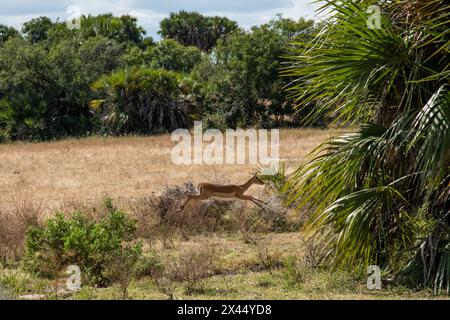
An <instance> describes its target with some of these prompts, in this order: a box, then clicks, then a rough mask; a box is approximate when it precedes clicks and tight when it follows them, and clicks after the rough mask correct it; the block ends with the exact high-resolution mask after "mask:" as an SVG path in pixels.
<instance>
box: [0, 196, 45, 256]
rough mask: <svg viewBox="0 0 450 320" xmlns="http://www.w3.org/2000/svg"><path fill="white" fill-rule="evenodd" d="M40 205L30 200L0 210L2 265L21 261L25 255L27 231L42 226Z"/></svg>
mask: <svg viewBox="0 0 450 320" xmlns="http://www.w3.org/2000/svg"><path fill="white" fill-rule="evenodd" d="M41 213H42V208H41V206H40V205H37V204H36V203H33V202H31V201H28V200H13V201H12V203H11V204H10V206H8V207H1V208H0V263H3V264H6V262H7V260H9V259H13V260H16V261H17V260H19V258H20V257H21V256H22V254H23V247H24V240H25V236H26V231H27V230H28V228H29V227H38V226H39V225H40V219H39V216H40V214H41Z"/></svg>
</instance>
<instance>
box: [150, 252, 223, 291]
mask: <svg viewBox="0 0 450 320" xmlns="http://www.w3.org/2000/svg"><path fill="white" fill-rule="evenodd" d="M217 259H218V250H217V249H216V248H215V247H214V246H213V245H211V244H209V243H204V244H196V245H194V246H192V247H191V248H189V249H187V250H185V251H182V252H181V253H180V255H179V257H178V259H175V260H172V261H169V262H165V263H160V264H159V266H158V267H154V268H153V269H152V271H151V277H152V279H153V282H154V283H155V285H156V287H157V288H158V290H159V291H160V292H161V293H163V294H165V295H167V296H168V297H169V299H173V298H174V292H175V290H176V289H177V288H178V286H179V284H184V289H185V293H186V294H187V295H192V294H193V293H194V292H195V291H197V290H201V289H202V286H203V280H204V279H205V278H207V277H209V276H211V275H212V274H213V273H214V266H215V264H216V260H217Z"/></svg>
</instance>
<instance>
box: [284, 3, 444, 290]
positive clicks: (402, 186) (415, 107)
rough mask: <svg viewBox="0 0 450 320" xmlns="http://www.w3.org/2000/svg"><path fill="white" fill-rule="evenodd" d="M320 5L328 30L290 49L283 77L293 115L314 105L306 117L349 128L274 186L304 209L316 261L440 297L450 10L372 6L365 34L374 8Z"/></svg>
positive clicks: (407, 5) (432, 5)
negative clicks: (379, 269)
mask: <svg viewBox="0 0 450 320" xmlns="http://www.w3.org/2000/svg"><path fill="white" fill-rule="evenodd" d="M322 2H323V3H324V4H323V7H322V9H323V10H326V11H327V12H328V14H329V20H328V22H327V23H326V24H325V26H324V28H323V30H322V31H321V32H319V34H318V35H317V37H316V38H315V39H314V41H312V42H311V43H294V45H295V46H296V47H297V48H303V49H301V52H298V54H296V55H294V56H292V57H290V59H291V60H292V63H291V65H290V66H289V67H287V68H286V70H284V73H285V74H286V75H288V76H294V77H295V78H296V79H297V80H296V81H294V82H293V83H292V85H291V87H290V92H291V95H292V97H293V98H294V99H296V102H297V105H298V107H300V108H307V107H308V106H310V105H315V107H314V108H313V111H312V112H311V113H310V114H309V116H308V118H309V120H311V121H312V120H314V119H316V118H317V117H320V116H323V115H326V116H327V117H332V118H333V119H335V121H336V122H337V123H340V124H352V125H358V129H356V131H353V132H350V133H347V134H344V135H342V136H339V137H335V138H333V139H330V140H329V141H326V142H324V143H323V144H322V145H320V146H319V147H318V148H317V149H316V150H315V151H313V153H312V154H311V158H310V160H309V161H308V162H307V163H306V164H304V165H302V166H301V167H300V168H298V169H297V170H296V172H295V173H294V174H293V175H292V177H291V178H290V179H289V181H288V182H287V183H286V185H285V188H284V190H285V192H286V193H287V195H288V199H289V201H290V202H295V203H296V204H298V205H299V206H306V207H308V208H309V209H310V212H311V216H310V218H309V222H308V224H307V231H309V232H318V231H321V234H322V235H323V237H324V240H325V241H326V243H327V246H328V255H327V259H326V262H328V263H330V264H331V265H333V266H335V267H339V268H348V267H352V268H354V267H360V268H361V269H363V268H365V267H367V266H368V265H370V264H377V265H380V266H383V267H384V269H385V270H387V271H390V272H392V273H393V274H394V275H402V276H405V275H407V276H406V279H407V280H409V281H411V282H413V283H414V284H417V285H418V284H423V285H431V284H434V285H435V288H436V290H437V291H439V290H442V289H445V290H446V291H447V292H449V287H450V223H449V221H450V213H449V212H450V199H449V196H450V190H449V187H450V170H449V169H450V152H449V150H450V148H449V147H450V128H449V127H450V93H449V87H448V85H449V75H450V69H449V67H450V60H449V55H448V53H449V45H450V31H449V28H448V24H449V22H450V21H449V16H450V5H449V4H448V2H447V1H442V0H428V1H424V0H414V1H412V0H411V1H400V0H390V1H388V0H386V1H382V2H381V3H379V4H378V5H379V7H380V8H381V12H382V16H381V22H382V23H381V28H380V29H376V28H369V26H368V24H367V21H368V19H369V18H370V13H368V12H367V8H368V7H369V6H370V5H374V4H375V1H367V0H366V1H347V0H342V1H322ZM298 50H300V49H298ZM413 271H414V272H413ZM419 274H420V276H418V275H419ZM404 278H405V277H404Z"/></svg>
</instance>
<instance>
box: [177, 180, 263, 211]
mask: <svg viewBox="0 0 450 320" xmlns="http://www.w3.org/2000/svg"><path fill="white" fill-rule="evenodd" d="M254 184H259V185H263V184H264V182H262V181H261V179H259V178H258V177H257V176H256V175H253V176H252V177H251V178H250V180H248V181H247V182H246V183H244V184H238V185H235V184H231V185H221V184H212V183H200V184H199V185H198V190H199V192H200V194H198V195H188V196H187V199H186V201H185V202H184V203H183V205H182V206H181V207H180V208H179V209H178V210H177V212H180V211H181V210H183V209H184V207H185V206H186V205H187V204H188V202H189V201H191V200H208V199H210V198H219V199H228V200H229V199H239V200H245V201H251V202H253V203H254V204H256V205H257V206H259V207H261V208H264V207H263V205H265V203H264V202H263V201H261V200H259V199H256V198H253V197H252V196H246V195H244V193H245V192H246V191H247V190H248V189H249V188H250V187H251V186H252V185H254Z"/></svg>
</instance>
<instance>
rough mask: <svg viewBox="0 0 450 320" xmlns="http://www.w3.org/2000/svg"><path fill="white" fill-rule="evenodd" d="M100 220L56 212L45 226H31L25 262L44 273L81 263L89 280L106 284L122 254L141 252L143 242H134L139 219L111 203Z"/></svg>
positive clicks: (34, 270)
mask: <svg viewBox="0 0 450 320" xmlns="http://www.w3.org/2000/svg"><path fill="white" fill-rule="evenodd" d="M108 210H109V212H108V214H107V216H105V217H104V218H103V219H101V220H100V221H95V220H93V219H92V218H91V217H89V216H87V215H86V214H83V213H81V212H75V213H72V214H71V215H69V216H68V217H65V216H64V215H63V214H57V215H56V217H54V218H52V219H50V220H48V221H47V222H46V225H45V226H44V227H43V228H31V229H30V230H29V232H28V235H27V239H26V254H25V258H24V266H25V268H26V269H27V270H30V271H33V272H37V273H38V274H41V275H43V276H54V275H55V274H52V273H54V272H55V271H56V272H58V271H60V270H62V269H63V268H65V267H67V266H69V265H78V266H79V267H80V268H81V271H82V272H83V274H84V275H85V277H86V279H85V280H87V281H89V283H91V284H92V285H98V286H104V285H106V284H108V283H109V282H110V281H111V280H112V279H113V277H114V272H115V271H114V270H113V267H114V264H115V262H116V260H117V259H119V260H120V259H121V257H122V256H123V255H126V256H127V257H128V258H133V259H132V260H135V258H137V257H139V256H140V255H141V251H142V248H141V244H133V243H132V242H131V240H132V239H133V234H134V232H135V231H136V222H135V221H133V220H131V219H130V218H128V217H127V216H126V215H125V214H124V213H123V212H122V211H119V210H116V209H115V208H113V207H112V206H110V205H108Z"/></svg>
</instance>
